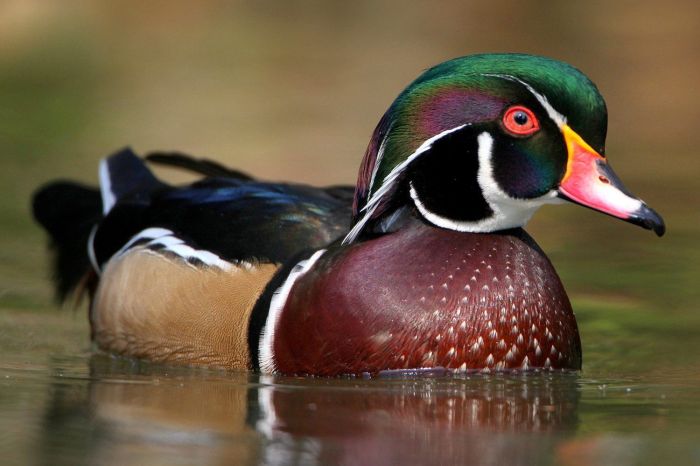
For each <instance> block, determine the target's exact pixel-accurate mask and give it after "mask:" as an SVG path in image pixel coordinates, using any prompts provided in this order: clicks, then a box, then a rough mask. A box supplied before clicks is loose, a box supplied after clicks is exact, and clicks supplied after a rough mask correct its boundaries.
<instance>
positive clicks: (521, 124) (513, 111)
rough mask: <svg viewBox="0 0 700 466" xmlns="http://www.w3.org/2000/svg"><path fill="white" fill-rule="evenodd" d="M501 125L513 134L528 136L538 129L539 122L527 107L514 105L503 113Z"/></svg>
mask: <svg viewBox="0 0 700 466" xmlns="http://www.w3.org/2000/svg"><path fill="white" fill-rule="evenodd" d="M503 125H504V126H505V127H506V129H507V130H508V131H509V132H510V133H512V134H513V135H515V136H529V135H531V134H533V133H535V132H537V131H538V130H539V129H540V122H539V121H537V117H536V116H535V114H534V113H532V111H531V110H530V109H529V108H525V107H522V106H520V105H515V106H513V107H510V108H509V109H508V110H506V113H505V114H504V115H503Z"/></svg>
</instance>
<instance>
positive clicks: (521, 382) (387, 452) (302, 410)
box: [254, 374, 578, 465]
mask: <svg viewBox="0 0 700 466" xmlns="http://www.w3.org/2000/svg"><path fill="white" fill-rule="evenodd" d="M261 381H262V382H263V383H265V386H263V387H260V388H259V389H258V390H257V391H258V402H259V407H260V417H259V419H258V420H257V422H255V424H254V425H255V427H256V428H257V430H258V431H259V432H260V433H262V434H264V435H265V437H266V439H267V444H266V447H265V449H264V451H263V452H262V454H263V455H264V462H265V463H266V464H286V462H287V461H289V460H290V459H291V460H292V462H294V460H295V459H296V460H298V462H300V463H310V464H335V463H341V464H357V465H363V464H454V463H456V462H458V463H460V464H469V463H475V464H509V465H513V464H535V463H539V462H541V461H546V458H551V456H552V454H553V449H554V447H555V445H556V444H557V443H559V442H560V441H562V440H564V439H565V438H566V437H568V435H567V434H568V433H571V432H572V431H573V430H574V429H575V427H576V424H577V405H578V391H577V389H576V378H575V376H572V375H571V374H568V375H567V374H536V375H528V376H522V375H520V376H515V375H510V376H484V375H478V376H471V377H463V378H451V379H450V378H435V379H433V378H421V379H400V380H372V381H337V380H334V381H313V382H312V383H309V381H308V380H298V379H281V378H275V379H273V378H266V377H263V378H262V379H261ZM535 434H536V435H535ZM538 460H540V461H538Z"/></svg>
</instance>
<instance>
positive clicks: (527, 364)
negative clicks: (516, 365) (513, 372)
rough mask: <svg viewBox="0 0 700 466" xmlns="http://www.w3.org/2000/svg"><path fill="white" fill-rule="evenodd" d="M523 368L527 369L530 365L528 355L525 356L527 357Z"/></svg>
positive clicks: (522, 365)
mask: <svg viewBox="0 0 700 466" xmlns="http://www.w3.org/2000/svg"><path fill="white" fill-rule="evenodd" d="M520 367H521V368H522V369H523V370H527V368H529V367H530V360H529V359H528V357H527V356H525V359H523V363H522V364H521V366H520Z"/></svg>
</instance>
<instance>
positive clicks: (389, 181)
mask: <svg viewBox="0 0 700 466" xmlns="http://www.w3.org/2000/svg"><path fill="white" fill-rule="evenodd" d="M466 126H467V125H466V124H464V125H459V126H456V127H454V128H450V129H447V130H445V131H443V132H441V133H439V134H437V135H435V136H433V137H431V138H430V139H426V140H425V141H423V143H422V144H421V145H420V146H419V147H418V149H416V150H415V151H414V152H413V153H412V154H411V155H410V156H408V158H407V159H406V160H404V161H403V162H401V163H400V164H398V165H397V166H395V167H394V169H393V170H391V172H389V174H388V175H387V176H386V177H384V182H383V183H382V185H381V186H380V187H379V189H377V191H376V192H375V193H374V194H372V196H371V197H370V198H369V199H368V200H367V204H365V206H364V207H363V208H362V210H363V211H365V214H364V216H363V217H362V218H361V219H360V220H359V221H358V222H357V223H356V224H355V226H354V227H353V228H352V230H350V232H349V233H348V234H347V236H345V239H343V243H342V244H344V245H346V244H350V243H352V242H353V241H354V240H355V238H357V236H358V235H359V234H360V232H361V231H362V229H363V228H364V227H365V225H366V224H367V221H368V220H369V219H370V218H371V217H372V214H374V211H375V210H376V209H377V206H378V205H379V201H380V200H381V199H382V197H383V196H384V195H386V193H388V192H390V191H391V189H392V188H393V187H394V183H396V181H397V180H398V178H399V175H401V173H403V172H404V170H406V168H407V167H408V166H409V165H410V164H411V163H412V162H413V161H414V160H415V159H416V158H417V157H418V156H420V155H421V154H423V153H425V152H427V151H428V150H430V148H431V147H432V146H433V143H435V141H437V140H438V139H441V138H443V137H445V136H447V135H448V134H451V133H454V132H455V131H459V130H460V129H462V128H464V127H466Z"/></svg>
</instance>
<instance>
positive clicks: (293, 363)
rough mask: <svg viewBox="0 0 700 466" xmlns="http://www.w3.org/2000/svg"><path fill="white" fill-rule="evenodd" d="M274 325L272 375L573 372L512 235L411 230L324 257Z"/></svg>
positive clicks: (541, 258) (539, 276)
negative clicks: (445, 370)
mask: <svg viewBox="0 0 700 466" xmlns="http://www.w3.org/2000/svg"><path fill="white" fill-rule="evenodd" d="M276 329H277V330H276V333H275V339H274V342H273V354H274V360H275V367H276V370H278V371H281V372H284V373H299V374H317V375H339V374H360V373H363V372H370V373H376V372H379V371H380V370H385V369H411V368H426V367H445V368H449V369H455V370H460V369H461V370H483V369H488V370H505V369H518V368H523V369H524V368H534V367H542V368H552V369H559V368H562V369H580V367H581V343H580V339H579V334H578V329H577V326H576V320H575V318H574V314H573V312H572V309H571V304H570V303H569V299H568V297H567V295H566V292H565V291H564V288H563V286H562V284H561V281H560V279H559V277H558V276H557V274H556V272H555V271H554V268H553V267H552V265H551V263H550V262H549V260H548V259H547V257H546V256H545V255H544V253H543V252H542V251H541V250H540V249H539V247H538V246H537V245H536V244H535V242H534V241H533V240H532V238H530V237H529V236H528V235H527V234H526V233H525V232H524V231H523V230H513V231H511V232H506V233H494V234H471V233H459V232H454V231H449V230H445V229H440V228H434V227H431V226H428V225H424V224H422V223H419V222H417V223H415V224H414V225H411V226H409V227H407V228H403V229H402V230H400V231H398V232H396V233H393V234H388V235H385V236H382V237H379V238H377V239H373V240H369V241H365V242H362V243H358V244H355V245H352V246H350V247H346V248H339V249H335V250H333V249H331V250H329V251H328V252H326V253H325V254H324V256H322V257H321V258H320V259H319V260H318V262H316V264H315V265H314V267H313V268H312V269H311V270H310V271H309V272H308V273H306V274H305V275H303V276H301V277H300V278H299V280H298V281H297V282H296V283H295V284H294V286H293V288H292V290H291V293H290V294H289V298H288V299H287V302H286V303H285V305H284V308H283V310H282V312H281V314H280V316H279V321H278V322H277V325H276Z"/></svg>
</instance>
